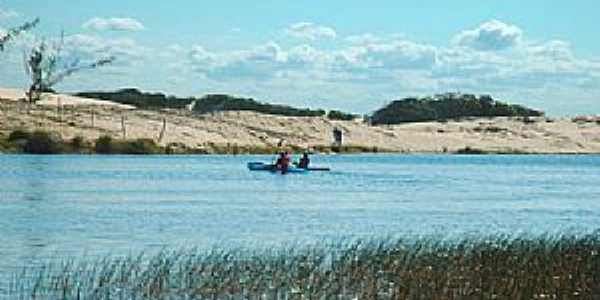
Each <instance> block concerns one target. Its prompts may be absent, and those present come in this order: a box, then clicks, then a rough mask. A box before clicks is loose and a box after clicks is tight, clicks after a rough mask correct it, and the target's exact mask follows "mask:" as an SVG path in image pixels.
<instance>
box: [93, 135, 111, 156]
mask: <svg viewBox="0 0 600 300" xmlns="http://www.w3.org/2000/svg"><path fill="white" fill-rule="evenodd" d="M95 150H96V153H98V154H111V153H113V141H112V138H111V137H110V136H107V135H105V136H101V137H99V138H98V139H97V140H96V148H95Z"/></svg>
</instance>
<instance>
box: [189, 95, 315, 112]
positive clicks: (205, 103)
mask: <svg viewBox="0 0 600 300" xmlns="http://www.w3.org/2000/svg"><path fill="white" fill-rule="evenodd" d="M240 110H241V111H255V112H259V113H264V114H271V115H280V116H290V117H320V116H323V115H325V113H326V112H325V111H324V110H310V109H298V108H293V107H291V106H286V105H274V104H267V103H261V102H257V101H256V100H254V99H251V98H237V97H232V96H228V95H208V96H204V97H202V98H200V99H198V100H197V101H196V103H195V105H194V108H193V111H194V112H196V113H201V114H202V113H210V112H217V111H240Z"/></svg>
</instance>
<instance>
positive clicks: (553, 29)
mask: <svg viewBox="0 0 600 300" xmlns="http://www.w3.org/2000/svg"><path fill="white" fill-rule="evenodd" d="M598 11H600V1H597V0H574V1H547V0H543V1H542V0H528V1H522V0H520V1H517V0H502V1H500V0H497V1H492V0H489V1H481V0H479V1H475V0H456V1H434V0H420V1H397V0H396V1H392V0H379V1H354V0H345V1H342V0H328V1H316V0H304V1H261V0H256V1H239V0H238V1H231V0H222V1H197V0H178V1H147V0H119V1H116V0H102V1H75V0H0V34H2V33H3V32H6V30H7V29H8V28H11V27H14V26H18V25H20V24H22V23H24V22H25V21H28V20H32V19H34V18H35V17H39V18H40V19H41V23H40V25H39V26H38V27H37V28H36V29H34V30H33V31H31V32H30V33H28V34H26V35H23V36H21V38H20V39H18V40H15V41H13V42H11V43H10V44H9V45H8V47H7V49H6V50H5V51H4V52H2V53H0V86H2V87H13V88H23V87H25V86H27V84H28V78H27V76H26V73H25V72H24V67H23V54H24V53H26V52H27V51H28V50H29V49H31V47H32V45H34V44H35V43H36V42H39V41H41V40H45V41H55V40H57V38H58V37H59V36H60V35H61V32H63V31H64V33H65V39H64V43H65V46H64V51H63V56H64V61H65V62H69V61H73V60H75V59H77V60H79V61H82V62H86V61H89V62H92V61H94V60H98V59H102V58H106V57H109V56H114V57H116V61H115V62H114V63H113V64H112V65H110V66H107V67H103V68H101V69H97V70H93V71H85V72H80V73H78V74H76V75H74V76H72V77H69V78H67V79H65V80H64V81H63V82H62V83H60V84H59V85H58V86H57V87H56V88H57V90H59V91H64V92H76V91H90V90H116V89H120V88H129V87H136V88H139V89H142V90H144V91H152V92H164V93H167V94H173V95H177V96H196V97H199V96H202V95H205V94H210V93H226V94H232V95H237V96H244V97H253V98H255V99H257V100H259V101H264V102H271V103H281V104H289V105H294V106H303V107H312V108H325V109H341V110H344V111H350V112H355V113H370V112H372V111H374V110H376V109H378V108H380V107H381V106H382V105H384V104H385V103H389V102H390V101H393V100H397V99H400V98H403V97H408V96H429V95H435V94H439V93H445V92H462V93H475V94H490V95H492V96H493V97H494V98H497V99H499V100H502V101H506V102H509V103H518V104H524V105H527V106H531V107H533V108H537V109H542V110H544V111H546V112H547V113H548V114H549V115H558V116H562V115H578V114H597V113H600V39H598V34H597V27H598V25H599V24H600V23H599V21H598V13H597V12H598Z"/></svg>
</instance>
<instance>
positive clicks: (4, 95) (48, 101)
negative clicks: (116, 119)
mask: <svg viewBox="0 0 600 300" xmlns="http://www.w3.org/2000/svg"><path fill="white" fill-rule="evenodd" d="M26 98H27V96H26V95H25V91H23V90H17V89H7V88H0V99H5V100H13V101H19V100H24V99H26ZM37 104H38V105H49V106H61V105H69V106H91V105H97V106H114V107H119V108H122V109H134V108H135V107H134V106H131V105H124V104H120V103H115V102H111V101H105V100H98V99H89V98H83V97H76V96H71V95H64V94H43V95H42V99H41V100H40V101H38V102H37Z"/></svg>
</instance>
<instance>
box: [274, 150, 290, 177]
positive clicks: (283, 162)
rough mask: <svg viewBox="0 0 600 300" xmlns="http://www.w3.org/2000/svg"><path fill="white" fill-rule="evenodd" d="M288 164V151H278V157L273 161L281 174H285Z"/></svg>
mask: <svg viewBox="0 0 600 300" xmlns="http://www.w3.org/2000/svg"><path fill="white" fill-rule="evenodd" d="M289 166H290V155H289V154H288V152H287V151H286V152H281V153H279V158H277V162H275V169H276V170H281V174H286V173H287V171H288V168H289Z"/></svg>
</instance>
